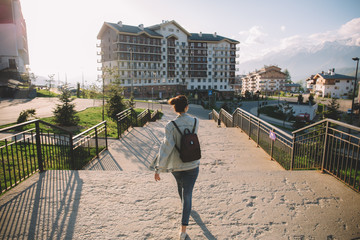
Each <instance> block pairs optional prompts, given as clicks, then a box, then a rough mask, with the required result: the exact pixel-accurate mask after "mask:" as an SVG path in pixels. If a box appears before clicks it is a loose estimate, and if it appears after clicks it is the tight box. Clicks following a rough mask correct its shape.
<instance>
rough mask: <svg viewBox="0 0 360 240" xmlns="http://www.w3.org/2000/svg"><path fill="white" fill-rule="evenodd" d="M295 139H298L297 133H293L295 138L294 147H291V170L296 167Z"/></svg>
mask: <svg viewBox="0 0 360 240" xmlns="http://www.w3.org/2000/svg"><path fill="white" fill-rule="evenodd" d="M295 139H296V133H294V134H293V140H292V148H291V159H290V171H292V170H293V168H294V162H295Z"/></svg>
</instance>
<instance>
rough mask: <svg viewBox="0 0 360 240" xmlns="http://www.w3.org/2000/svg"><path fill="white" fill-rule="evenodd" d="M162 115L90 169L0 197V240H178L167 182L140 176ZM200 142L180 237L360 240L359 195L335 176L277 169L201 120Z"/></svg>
mask: <svg viewBox="0 0 360 240" xmlns="http://www.w3.org/2000/svg"><path fill="white" fill-rule="evenodd" d="M199 111H200V109H199ZM165 113H166V114H165V115H164V118H163V120H162V121H159V122H156V123H151V124H149V125H147V126H146V127H145V128H144V129H138V128H135V129H133V130H131V131H130V132H129V133H127V135H126V136H125V137H124V139H122V140H121V141H113V142H111V144H110V151H109V154H107V156H103V158H102V160H101V161H98V162H94V163H93V164H92V165H91V166H89V167H88V169H91V170H82V171H46V172H44V173H41V174H36V175H35V176H33V177H31V178H30V179H28V180H26V181H25V182H24V183H22V184H20V185H19V186H18V187H16V188H15V189H13V190H11V191H9V192H8V193H6V194H5V195H4V196H2V197H1V198H0V238H1V239H177V236H178V228H179V221H180V218H181V214H180V200H179V198H178V195H177V190H176V183H175V180H174V178H173V176H172V175H171V174H161V179H162V180H161V181H160V182H155V181H154V179H153V172H151V171H149V170H147V169H146V166H147V164H148V162H149V161H150V160H151V159H152V158H153V156H154V155H155V153H156V148H158V146H159V143H160V141H161V139H162V137H163V132H162V131H161V129H163V126H164V124H166V122H167V121H168V120H169V119H171V118H172V117H173V116H174V115H172V114H170V112H168V111H167V110H165ZM204 115H205V114H204ZM199 136H200V142H201V145H202V154H203V158H202V160H201V167H200V175H199V178H198V181H197V183H196V185H195V189H194V194H193V211H192V213H191V218H190V226H189V228H188V233H189V235H190V238H188V239H193V240H194V239H196V240H198V239H219V240H223V239H229V240H230V239H304V240H305V239H356V238H357V237H360V204H359V202H360V194H358V193H355V192H354V191H353V190H351V189H349V188H347V187H346V186H344V185H343V184H342V183H341V182H339V181H338V180H336V179H335V178H333V177H331V176H329V175H326V174H320V173H318V172H315V171H297V172H290V171H285V170H283V169H282V168H281V167H280V166H279V165H278V164H277V163H276V162H274V161H270V158H269V156H268V155H267V154H266V153H265V152H264V151H263V150H261V149H259V148H257V147H256V144H255V143H254V142H253V141H251V140H248V137H247V136H246V135H245V134H244V133H241V131H240V130H239V129H231V128H223V127H222V128H217V126H216V123H215V122H213V121H210V120H204V119H201V120H200V129H199ZM139 146H141V147H142V148H141V147H139ZM95 170H96V171H95Z"/></svg>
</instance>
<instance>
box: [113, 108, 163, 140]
mask: <svg viewBox="0 0 360 240" xmlns="http://www.w3.org/2000/svg"><path fill="white" fill-rule="evenodd" d="M116 116H117V131H118V138H120V137H121V134H122V133H123V132H125V131H126V130H129V128H130V127H142V126H144V125H145V124H146V123H147V122H149V121H155V120H156V119H157V118H158V116H159V111H158V110H156V111H154V112H153V113H151V111H150V110H149V109H148V108H147V109H145V110H144V111H142V112H141V113H140V114H139V115H136V112H135V110H134V109H133V108H128V109H125V110H124V111H122V112H120V113H118V114H116Z"/></svg>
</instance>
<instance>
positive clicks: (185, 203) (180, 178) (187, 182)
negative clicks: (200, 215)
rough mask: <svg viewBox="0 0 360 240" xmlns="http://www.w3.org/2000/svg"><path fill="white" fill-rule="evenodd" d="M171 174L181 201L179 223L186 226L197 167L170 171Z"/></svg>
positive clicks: (197, 171) (197, 172)
mask: <svg viewBox="0 0 360 240" xmlns="http://www.w3.org/2000/svg"><path fill="white" fill-rule="evenodd" d="M172 174H173V175H174V177H175V179H176V182H177V186H178V192H179V196H180V199H181V202H182V208H183V209H182V216H181V224H182V225H183V226H188V225H189V218H190V213H191V200H192V192H193V189H194V185H195V182H196V179H197V177H198V175H199V167H197V168H194V169H191V170H187V171H180V172H172Z"/></svg>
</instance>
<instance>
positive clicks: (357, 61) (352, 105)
mask: <svg viewBox="0 0 360 240" xmlns="http://www.w3.org/2000/svg"><path fill="white" fill-rule="evenodd" d="M352 60H354V61H356V71H355V84H354V92H353V96H352V103H351V116H350V122H351V123H352V122H353V113H354V99H355V91H356V81H357V73H358V67H359V58H358V57H354V58H352Z"/></svg>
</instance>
